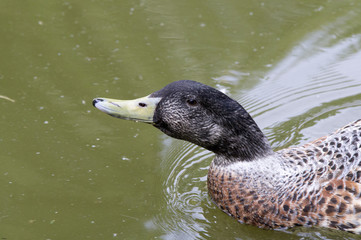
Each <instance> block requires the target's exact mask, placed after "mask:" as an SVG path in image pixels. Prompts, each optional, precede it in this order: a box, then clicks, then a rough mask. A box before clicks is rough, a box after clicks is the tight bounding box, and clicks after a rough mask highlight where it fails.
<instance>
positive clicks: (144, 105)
mask: <svg viewBox="0 0 361 240" xmlns="http://www.w3.org/2000/svg"><path fill="white" fill-rule="evenodd" d="M138 105H139V107H146V106H147V104H145V103H142V102H140V103H138Z"/></svg>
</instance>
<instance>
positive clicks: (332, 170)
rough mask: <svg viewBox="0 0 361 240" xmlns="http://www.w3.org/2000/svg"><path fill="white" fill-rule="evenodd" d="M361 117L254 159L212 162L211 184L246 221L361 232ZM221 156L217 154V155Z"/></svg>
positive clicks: (216, 196) (226, 207)
mask: <svg viewBox="0 0 361 240" xmlns="http://www.w3.org/2000/svg"><path fill="white" fill-rule="evenodd" d="M360 139H361V120H358V121H355V122H353V123H350V124H348V125H346V126H345V127H343V128H341V129H339V130H337V131H336V132H334V133H333V134H331V135H329V136H326V137H322V138H320V139H317V140H315V141H313V142H310V143H307V144H305V145H303V146H301V147H292V148H288V149H284V150H280V151H278V152H275V153H274V154H273V155H271V156H268V157H266V158H263V159H259V160H254V161H251V162H245V161H239V162H235V163H233V164H230V165H227V166H222V165H217V164H214V163H212V164H211V166H210V169H209V173H208V189H209V192H210V195H211V196H212V199H213V200H214V201H215V203H216V204H217V205H218V206H219V207H220V208H221V209H222V210H223V211H224V212H226V213H227V214H229V215H231V216H232V217H234V218H236V219H237V220H238V221H240V222H244V223H248V224H253V225H257V226H260V227H265V228H283V227H292V226H298V225H305V226H315V225H318V226H322V227H329V228H335V229H340V230H344V231H349V232H354V233H360V232H361V198H360V197H361V184H360V181H361V148H360V145H361V141H360ZM216 158H217V157H216Z"/></svg>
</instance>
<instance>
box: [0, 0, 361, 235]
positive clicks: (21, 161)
mask: <svg viewBox="0 0 361 240" xmlns="http://www.w3.org/2000/svg"><path fill="white" fill-rule="evenodd" d="M0 12H1V14H0V20H1V21H0V34H1V36H2V37H1V39H0V44H1V46H2V51H1V57H0V95H1V96H3V97H1V98H0V106H1V109H2V114H1V117H0V121H1V126H2V131H1V135H0V149H1V155H0V157H1V158H0V159H1V168H0V188H1V189H2V194H1V196H0V202H1V207H0V237H1V238H3V239H276V238H277V239H335V238H344V239H356V238H357V237H356V236H355V235H351V234H346V233H341V232H337V231H330V230H327V229H326V230H325V229H319V228H311V229H306V228H296V229H292V230H287V231H274V230H262V229H258V228H256V227H253V226H246V225H242V224H239V223H237V222H236V221H235V220H233V219H232V218H230V217H228V216H227V215H225V214H224V213H222V212H221V211H220V210H219V209H217V208H216V207H215V206H214V204H213V203H212V202H211V200H210V198H209V196H208V194H207V189H206V174H207V169H208V165H209V163H210V161H211V160H212V158H213V154H212V153H210V152H208V151H206V150H204V149H201V148H199V147H197V146H194V145H192V144H188V143H185V142H182V141H178V140H173V139H170V138H169V137H166V136H164V135H163V134H162V133H160V132H159V131H158V130H156V129H154V128H152V127H151V126H149V125H146V124H139V123H133V122H127V121H121V120H118V119H115V118H110V117H108V116H106V115H104V114H103V113H101V112H99V111H97V110H96V109H94V108H93V107H92V106H91V100H92V98H94V97H98V96H104V97H112V98H122V99H131V98H136V97H141V96H144V95H147V94H149V93H151V92H152V91H155V90H158V89H160V88H161V87H163V86H164V85H166V84H167V83H169V82H171V81H175V80H179V79H192V80H197V81H200V82H203V83H205V84H208V85H211V86H213V87H216V88H218V89H220V90H222V91H224V92H226V93H227V94H229V95H230V96H232V97H233V98H235V99H237V100H238V101H239V102H240V103H241V104H242V105H243V106H244V107H245V108H246V109H247V110H248V111H249V112H250V113H251V115H252V116H253V117H254V118H255V120H256V121H257V123H258V124H259V125H260V127H261V128H262V129H263V130H264V132H265V134H266V135H267V137H268V138H269V140H270V142H271V144H272V146H273V147H274V148H275V149H281V148H284V147H288V146H292V145H299V144H303V143H306V142H307V141H310V140H312V139H315V138H318V137H320V136H323V135H325V134H328V133H330V132H332V131H334V130H335V129H337V128H339V127H341V126H343V125H345V124H347V123H349V122H351V121H353V120H355V119H358V118H360V112H361V77H360V76H361V68H360V62H361V24H360V22H361V17H360V16H361V4H360V3H359V1H330V2H319V1H298V2H292V1H285V0H279V1H272V2H267V1H249V0H248V1H244V0H242V1H233V0H230V1H222V2H220V1H207V2H195V1H189V0H186V1H180V2H174V1H173V2H162V1H126V2H124V1H111V0H105V1H58V2H44V1H39V0H36V1H32V2H31V3H30V2H21V3H20V2H17V1H9V0H5V1H1V2H0ZM6 97H8V98H10V99H13V100H15V102H12V101H10V100H9V99H7V98H6Z"/></svg>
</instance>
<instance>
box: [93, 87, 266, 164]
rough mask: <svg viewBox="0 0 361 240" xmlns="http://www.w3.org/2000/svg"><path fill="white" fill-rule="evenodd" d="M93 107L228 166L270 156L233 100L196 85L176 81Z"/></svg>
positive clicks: (98, 101)
mask: <svg viewBox="0 0 361 240" xmlns="http://www.w3.org/2000/svg"><path fill="white" fill-rule="evenodd" d="M93 105H94V106H95V107H96V108H98V109H99V110H101V111H103V112H105V113H107V114H109V115H111V116H113V117H117V118H122V119H127V120H134V121H140V122H145V123H150V124H152V125H153V126H155V127H156V128H158V129H160V130H161V131H162V132H164V133H165V134H167V135H169V136H171V137H174V138H178V139H182V140H186V141H189V142H192V143H195V144H197V145H199V146H201V147H204V148H206V149H208V150H210V151H213V152H214V153H215V154H216V155H218V156H222V159H228V160H227V161H229V162H233V161H250V160H253V159H256V158H260V157H264V156H266V155H268V154H270V153H272V150H271V147H270V146H269V144H268V141H267V139H266V137H265V136H264V134H263V133H262V131H261V130H260V129H259V127H258V126H257V124H256V123H255V121H254V120H253V119H252V117H251V116H250V115H249V114H248V113H247V111H246V110H245V109H244V108H243V107H242V106H241V105H240V104H239V103H238V102H237V101H235V100H233V99H231V98H230V97H228V96H227V95H225V94H224V93H222V92H220V91H218V90H216V89H214V88H212V87H209V86H207V85H204V84H202V83H199V82H195V81H190V80H181V81H176V82H173V83H170V84H169V85H167V86H165V87H164V88H163V89H161V90H159V91H156V92H154V93H152V94H150V95H148V96H146V97H143V98H138V99H134V100H115V99H108V98H95V99H94V100H93Z"/></svg>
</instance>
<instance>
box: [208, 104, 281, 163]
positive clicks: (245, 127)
mask: <svg viewBox="0 0 361 240" xmlns="http://www.w3.org/2000/svg"><path fill="white" fill-rule="evenodd" d="M227 125H228V127H227V126H223V127H222V129H224V132H223V133H222V135H223V136H224V137H221V138H219V141H218V142H217V144H215V145H213V146H212V147H211V148H209V150H211V151H213V152H214V153H215V154H216V156H217V157H216V159H215V162H214V163H215V164H218V165H228V164H231V163H234V162H239V161H254V160H257V159H260V158H265V157H267V156H270V155H273V154H274V152H273V150H272V148H271V146H270V144H269V142H268V140H267V138H266V136H265V135H264V134H263V133H262V131H261V130H260V128H259V127H258V126H257V124H256V122H255V121H254V120H253V119H252V118H251V117H250V116H249V115H248V113H247V112H245V111H244V112H243V114H242V116H241V117H240V118H237V120H236V121H233V122H232V124H227Z"/></svg>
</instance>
